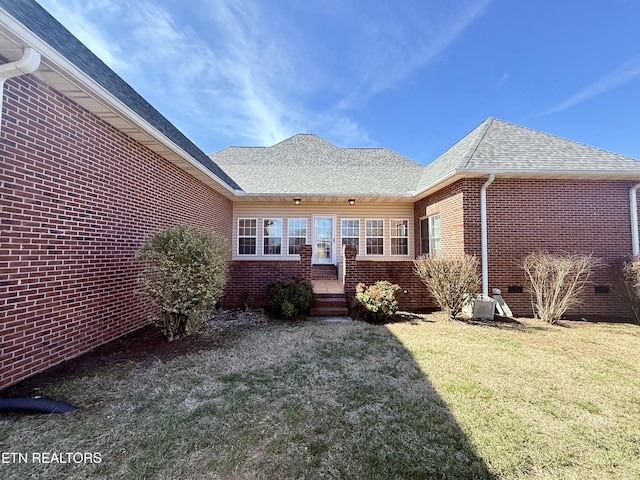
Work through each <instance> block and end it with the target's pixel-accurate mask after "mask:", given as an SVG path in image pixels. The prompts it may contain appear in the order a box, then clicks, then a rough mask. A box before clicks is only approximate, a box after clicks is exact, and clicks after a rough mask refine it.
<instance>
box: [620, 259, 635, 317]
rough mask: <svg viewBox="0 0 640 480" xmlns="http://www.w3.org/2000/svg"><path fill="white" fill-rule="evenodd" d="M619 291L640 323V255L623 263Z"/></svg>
mask: <svg viewBox="0 0 640 480" xmlns="http://www.w3.org/2000/svg"><path fill="white" fill-rule="evenodd" d="M617 291H618V296H619V297H620V299H621V300H622V301H623V302H624V304H625V306H626V307H627V310H628V312H629V313H630V314H631V316H632V317H633V319H634V320H635V322H636V323H638V324H640V257H633V258H631V259H629V260H627V261H626V262H624V263H623V264H622V269H621V270H620V281H619V282H618V288H617Z"/></svg>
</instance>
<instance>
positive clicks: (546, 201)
mask: <svg viewBox="0 0 640 480" xmlns="http://www.w3.org/2000/svg"><path fill="white" fill-rule="evenodd" d="M485 181H486V178H479V179H466V180H462V181H460V182H457V183H455V184H453V185H451V186H449V187H447V188H446V189H443V190H442V191H441V192H438V193H437V194H435V195H432V196H430V197H426V198H425V199H422V200H420V201H419V202H417V203H416V207H415V209H416V219H417V218H419V217H420V216H423V215H424V212H425V209H426V208H429V209H430V211H431V210H435V209H439V210H440V215H441V221H442V241H443V251H444V252H446V253H449V252H454V253H458V249H457V248H456V245H459V244H460V237H461V233H462V237H463V238H464V252H465V253H468V254H471V255H475V256H476V257H477V258H478V259H480V256H481V244H480V189H481V187H482V185H483V183H484V182H485ZM632 185H633V182H628V181H604V180H602V181H591V180H542V179H539V180H536V179H529V180H517V179H502V178H497V179H496V180H495V181H494V183H493V184H491V186H490V187H489V188H488V190H487V223H488V229H487V230H488V250H489V289H490V290H491V288H493V287H498V288H500V289H501V290H502V294H503V297H504V298H505V300H506V302H507V303H508V304H509V306H510V307H511V309H512V310H513V311H514V313H517V314H522V315H530V314H531V313H532V311H531V301H530V295H529V293H528V287H529V284H528V282H527V280H526V278H525V274H524V271H523V270H522V269H521V268H520V266H519V265H520V263H521V261H522V259H523V258H524V257H525V256H526V255H527V254H528V253H529V252H532V251H536V250H539V249H546V250H549V251H554V252H562V251H566V252H571V253H584V254H589V253H593V254H594V255H595V256H597V257H599V258H601V259H602V260H603V261H604V262H605V263H606V265H607V266H606V267H604V268H602V269H599V270H598V271H597V272H596V275H594V277H593V282H594V284H595V285H603V286H608V287H609V289H610V293H605V294H595V293H594V286H595V285H592V286H590V287H589V290H588V293H587V295H585V296H584V299H583V300H584V302H585V304H584V307H583V308H581V309H578V310H576V311H573V312H569V313H572V314H578V313H580V314H584V315H613V316H626V315H627V313H626V311H625V310H624V306H623V305H622V303H621V302H620V300H619V299H618V298H617V296H616V294H615V288H614V287H615V281H616V278H617V277H616V269H617V268H618V267H619V265H620V264H621V262H622V260H623V259H624V258H625V257H626V256H628V255H630V254H631V227H630V220H629V188H630V187H631V186H632ZM447 196H448V197H447ZM460 200H461V202H462V209H463V211H464V217H463V226H462V229H460V228H459V227H458V226H457V225H458V222H457V218H458V214H457V213H456V212H457V211H458V209H459V208H460V207H459V202H460ZM444 205H449V206H448V207H447V208H446V209H445V208H444V207H443V206H444ZM452 205H453V208H452ZM449 212H453V213H449ZM449 216H453V217H454V220H451V219H449ZM452 224H453V225H456V226H455V227H452V226H451V225H452ZM416 230H418V229H417V227H416ZM417 235H419V231H417ZM447 236H451V240H449V243H447V240H446V237H447ZM418 242H419V236H417V237H416V244H418ZM447 245H448V246H447ZM510 286H516V287H523V288H524V293H509V292H508V287H510Z"/></svg>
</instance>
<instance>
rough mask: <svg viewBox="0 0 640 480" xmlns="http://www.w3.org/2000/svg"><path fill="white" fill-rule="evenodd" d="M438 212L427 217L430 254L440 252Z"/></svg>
mask: <svg viewBox="0 0 640 480" xmlns="http://www.w3.org/2000/svg"><path fill="white" fill-rule="evenodd" d="M440 249H441V245H440V214H437V215H431V216H430V217H429V253H430V254H431V256H434V257H435V256H437V255H439V254H440Z"/></svg>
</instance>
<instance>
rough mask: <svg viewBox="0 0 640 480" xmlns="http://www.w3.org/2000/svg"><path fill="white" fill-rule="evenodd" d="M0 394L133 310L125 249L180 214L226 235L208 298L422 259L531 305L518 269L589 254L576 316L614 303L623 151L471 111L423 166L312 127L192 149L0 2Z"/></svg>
mask: <svg viewBox="0 0 640 480" xmlns="http://www.w3.org/2000/svg"><path fill="white" fill-rule="evenodd" d="M0 83H1V84H3V97H2V110H1V111H2V118H1V122H0V159H1V165H0V208H1V212H2V215H1V218H0V305H1V307H2V317H1V320H0V321H1V324H0V388H2V387H4V386H7V385H9V384H12V383H15V382H17V381H18V380H20V379H22V378H24V377H26V376H29V375H31V374H34V373H36V372H39V371H42V370H44V369H46V368H47V367H49V366H51V365H54V364H56V363H59V362H61V361H63V360H65V359H67V358H71V357H73V356H77V355H79V354H81V353H83V352H85V351H87V350H89V349H91V348H94V347H95V346H97V345H100V344H102V343H105V342H108V341H109V340H112V339H114V338H116V337H118V336H120V335H123V334H125V333H127V332H129V331H132V330H133V329H136V328H138V327H140V326H142V325H144V324H145V323H146V322H147V319H148V317H149V315H150V313H151V307H150V306H149V305H148V304H146V303H144V302H142V301H141V300H140V298H139V297H138V296H137V295H136V294H135V284H136V280H135V279H136V276H137V274H138V271H139V266H138V265H137V264H136V262H135V261H134V259H133V254H134V252H135V250H136V249H137V248H138V247H139V246H140V245H141V244H142V242H143V241H144V240H145V239H146V238H148V237H149V236H150V235H151V234H153V233H155V232H157V231H160V230H162V229H165V228H169V227H172V226H175V225H178V224H181V223H190V224H193V225H197V226H199V227H202V228H206V229H208V230H210V231H213V232H216V233H219V234H221V235H224V236H226V237H227V238H229V239H230V244H231V245H232V252H231V255H232V264H231V278H230V282H229V285H228V288H227V295H226V296H225V298H224V299H223V303H224V305H225V306H229V307H235V306H241V305H243V304H245V303H249V304H251V305H262V304H264V302H265V297H264V290H265V287H266V285H267V284H268V283H270V282H271V281H273V280H275V279H276V278H279V277H288V276H298V277H303V278H310V279H311V278H314V277H315V276H325V275H334V276H336V277H338V278H339V279H340V281H341V282H342V283H343V285H344V290H345V293H346V296H347V297H350V296H352V295H353V292H354V290H355V285H356V283H358V282H365V283H372V282H375V281H376V280H380V279H386V280H391V281H393V282H396V283H398V284H399V285H401V287H402V288H403V290H404V291H405V292H406V293H404V294H403V295H402V298H401V302H402V306H403V307H404V308H407V309H413V310H420V309H424V308H428V307H430V306H432V304H431V303H430V302H431V301H430V299H429V297H428V295H427V293H426V291H425V289H424V287H423V286H422V285H421V284H420V282H419V281H418V279H417V277H416V276H415V275H413V273H412V271H411V270H412V261H413V259H414V258H415V256H416V255H419V254H420V253H423V252H431V253H437V252H441V253H443V254H460V253H470V254H473V255H476V256H477V257H478V258H481V259H482V274H483V289H484V290H485V291H487V290H490V288H491V287H499V288H501V289H502V290H503V293H504V297H505V299H506V301H507V302H508V303H509V305H510V306H511V307H512V309H513V310H514V311H515V312H517V313H523V314H527V313H530V301H529V294H528V293H526V291H527V290H526V283H525V278H524V275H523V272H522V271H521V270H520V269H519V268H518V263H519V261H520V260H521V258H522V257H524V255H526V254H527V253H528V252H530V251H533V250H536V249H539V248H545V249H549V250H556V251H558V250H567V251H573V252H584V253H591V252H592V253H594V255H596V256H598V257H600V258H602V259H603V260H604V261H605V262H606V263H607V265H608V266H609V267H608V268H604V269H601V270H600V271H599V272H598V273H597V275H596V278H595V287H594V290H593V291H592V292H590V294H589V295H588V296H587V298H586V299H585V301H586V306H585V309H586V311H588V312H589V313H592V314H610V315H624V314H625V312H624V311H623V310H622V306H621V304H620V302H619V301H618V300H617V299H616V296H615V293H614V291H613V284H614V281H615V267H616V266H617V265H619V264H620V263H621V261H622V260H623V259H624V258H625V257H628V256H629V255H631V254H634V253H636V254H637V253H638V228H637V225H638V214H637V207H636V189H637V187H638V186H639V185H640V184H639V183H638V182H640V162H638V161H637V160H634V159H631V158H628V157H624V156H621V155H616V154H613V153H610V152H606V151H603V150H599V149H597V148H594V147H590V146H587V145H583V144H578V143H575V142H572V141H569V140H565V139H562V138H558V137H555V136H552V135H549V134H545V133H542V132H538V131H534V130H530V129H527V128H524V127H520V126H517V125H514V124H511V123H507V122H504V121H501V120H497V119H493V118H489V119H488V120H486V121H485V122H483V123H482V124H481V125H479V126H478V127H477V128H476V129H474V130H473V131H472V132H470V133H469V134H468V135H466V136H465V137H464V138H463V139H462V140H460V141H459V142H458V143H456V144H455V145H454V146H453V147H451V148H450V149H449V150H447V151H446V152H445V153H443V154H442V155H441V156H440V157H439V158H437V159H435V160H434V161H433V162H432V163H430V164H429V165H427V166H424V165H421V164H418V163H416V162H413V161H412V160H410V159H407V158H405V157H403V156H401V155H399V154H397V153H395V152H392V151H390V150H387V149H380V148H340V147H336V146H334V145H332V144H331V143H329V142H327V141H325V140H323V139H321V138H319V137H317V136H315V135H296V136H294V137H291V138H289V139H287V140H284V141H283V142H280V143H278V144H276V145H273V146H270V147H229V148H226V149H223V150H221V151H219V152H216V153H214V154H212V155H210V156H207V155H205V154H204V153H203V152H202V151H201V150H200V149H199V148H198V147H197V146H195V145H194V144H193V143H192V142H190V141H189V140H188V139H187V138H186V137H185V136H184V135H183V134H182V133H181V132H180V131H178V130H177V129H176V128H175V127H174V126H173V125H172V124H171V123H170V122H169V121H168V120H167V119H166V118H164V117H163V116H162V115H161V114H160V113H159V112H157V111H156V110H155V109H154V108H153V107H152V106H151V105H149V104H148V102H146V101H145V100H144V99H143V98H142V97H141V96H140V95H138V94H137V93H136V92H135V91H134V90H133V89H131V87H130V86H129V85H127V84H126V83H125V82H124V81H123V80H122V79H120V78H119V77H118V76H117V75H116V74H115V73H114V72H113V71H111V70H110V69H109V68H108V67H107V66H106V65H105V64H104V63H102V62H101V61H100V60H99V59H98V58H97V57H95V56H94V55H93V54H92V53H91V52H90V51H89V50H88V49H87V48H86V47H85V46H84V45H82V44H81V43H80V42H79V41H78V40H77V39H75V38H74V37H73V36H72V35H71V34H70V33H69V32H67V31H66V30H65V29H64V28H63V27H62V26H61V25H60V24H59V23H58V22H56V21H55V20H54V19H53V18H52V17H50V16H49V15H48V14H47V12H45V11H44V10H43V9H42V8H41V7H39V6H38V5H37V3H35V2H34V1H31V0H0Z"/></svg>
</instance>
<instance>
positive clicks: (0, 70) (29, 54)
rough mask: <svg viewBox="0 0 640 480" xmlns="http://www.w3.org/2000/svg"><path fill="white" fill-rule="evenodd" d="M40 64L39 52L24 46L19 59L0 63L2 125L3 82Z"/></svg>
mask: <svg viewBox="0 0 640 480" xmlns="http://www.w3.org/2000/svg"><path fill="white" fill-rule="evenodd" d="M39 66H40V54H39V53H38V52H37V51H36V50H34V49H33V48H31V47H25V49H24V53H23V54H22V58H21V59H20V60H16V61H15V62H11V63H5V64H4V65H0V125H2V105H3V103H4V94H3V92H4V82H5V81H6V80H9V79H10V78H13V77H19V76H20V75H26V74H28V73H33V72H35V71H36V70H37V69H38V67H39Z"/></svg>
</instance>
